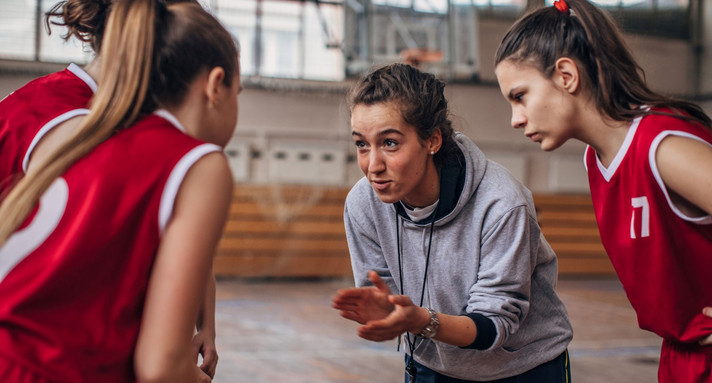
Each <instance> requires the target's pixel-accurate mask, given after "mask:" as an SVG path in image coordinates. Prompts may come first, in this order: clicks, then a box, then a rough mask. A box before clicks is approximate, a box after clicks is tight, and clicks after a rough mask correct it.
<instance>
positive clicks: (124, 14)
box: [0, 0, 166, 247]
mask: <svg viewBox="0 0 712 383" xmlns="http://www.w3.org/2000/svg"><path fill="white" fill-rule="evenodd" d="M165 13H166V11H165V5H163V4H162V3H160V2H158V3H157V2H156V1H154V0H120V1H116V2H115V5H114V8H113V10H112V12H111V15H110V16H109V20H108V23H107V26H106V31H105V36H104V39H103V45H104V47H105V48H106V49H105V50H104V52H103V53H102V57H103V59H102V60H101V73H102V76H101V79H100V81H99V84H100V86H99V89H98V90H97V93H96V95H95V96H94V98H93V99H92V105H91V111H90V113H89V114H88V115H87V117H86V118H85V119H84V120H83V121H82V123H81V124H80V126H79V127H78V128H77V131H76V133H75V134H74V136H73V137H72V138H71V139H70V140H69V141H67V142H66V143H65V144H63V145H61V146H60V147H59V148H58V149H57V150H56V151H54V152H53V153H52V154H51V155H50V156H49V157H48V158H47V159H46V160H45V161H44V162H43V163H41V164H39V166H36V167H34V168H33V169H31V170H30V171H29V172H28V173H27V174H26V175H25V177H24V178H23V179H22V180H20V182H19V183H18V184H17V185H16V186H15V187H14V188H13V189H12V191H11V192H10V193H9V194H8V195H7V198H5V200H4V201H2V204H0V217H2V219H0V247H1V246H2V245H3V244H4V243H5V242H6V241H7V239H8V238H9V237H10V235H11V234H12V233H13V232H14V231H15V230H16V229H17V228H18V227H19V226H20V225H21V224H22V222H23V221H24V220H25V219H26V217H27V215H28V214H29V213H30V211H32V209H33V207H34V206H35V205H36V204H37V202H38V201H39V198H40V196H41V195H42V194H43V193H44V192H45V191H46V190H47V188H48V187H49V185H50V184H52V182H54V180H55V179H56V178H57V177H60V176H61V175H62V174H63V173H64V172H65V171H66V170H67V169H68V168H69V167H70V166H71V165H72V164H74V163H75V162H76V161H77V160H79V159H80V158H82V157H84V156H85V155H87V154H88V153H89V152H91V151H92V150H94V148H96V147H97V146H98V145H99V144H101V143H102V142H104V141H105V140H106V139H108V138H109V137H111V135H112V134H114V132H115V131H116V129H119V128H122V127H127V126H130V125H131V124H132V123H133V122H134V121H135V120H136V118H137V117H138V116H139V112H140V111H141V107H142V105H143V103H144V100H146V98H147V92H148V84H149V82H150V74H151V67H152V62H153V56H154V52H153V51H154V45H155V44H156V40H157V36H156V25H157V21H156V20H157V17H162V16H163V15H164V14H165Z"/></svg>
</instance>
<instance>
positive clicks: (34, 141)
mask: <svg viewBox="0 0 712 383" xmlns="http://www.w3.org/2000/svg"><path fill="white" fill-rule="evenodd" d="M86 114H89V109H74V110H70V111H69V112H66V113H64V114H60V115H59V116H57V117H55V118H53V119H52V120H50V122H48V123H46V124H44V126H42V128H40V130H39V131H38V132H37V134H36V135H35V137H34V138H33V139H32V142H30V146H29V147H27V151H26V152H25V155H24V156H23V157H22V172H23V173H27V167H28V166H29V164H30V157H31V156H32V151H33V150H35V147H36V146H37V144H38V143H39V142H40V140H42V138H43V137H44V136H45V135H47V133H49V131H50V130H52V129H54V128H55V127H56V126H57V125H59V124H61V123H63V122H65V121H67V120H69V119H72V118H74V117H77V116H82V115H86Z"/></svg>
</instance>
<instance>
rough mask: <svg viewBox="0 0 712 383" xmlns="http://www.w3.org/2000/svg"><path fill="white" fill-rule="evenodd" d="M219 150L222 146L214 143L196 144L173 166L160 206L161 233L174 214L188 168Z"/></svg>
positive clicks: (159, 224)
mask: <svg viewBox="0 0 712 383" xmlns="http://www.w3.org/2000/svg"><path fill="white" fill-rule="evenodd" d="M219 151H220V147H219V146H217V145H213V144H202V145H200V146H196V147H195V148H193V149H192V150H191V151H189V152H188V153H187V154H185V155H184V156H183V158H181V159H180V161H178V163H177V164H176V165H175V166H174V167H173V170H172V171H171V174H170V175H169V176H168V180H167V181H166V185H165V186H164V188H163V193H162V194H161V202H160V206H159V208H158V230H159V233H161V235H163V232H164V230H165V229H166V226H167V225H168V222H169V221H170V220H171V217H172V216H173V206H174V205H175V201H176V196H177V195H178V190H179V189H180V186H181V184H182V183H183V179H184V178H185V175H186V174H187V173H188V170H190V168H191V167H192V166H193V165H195V163H196V162H198V160H199V159H201V158H203V156H205V155H206V154H209V153H213V152H219Z"/></svg>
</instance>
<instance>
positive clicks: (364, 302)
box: [332, 271, 423, 342]
mask: <svg viewBox="0 0 712 383" xmlns="http://www.w3.org/2000/svg"><path fill="white" fill-rule="evenodd" d="M368 277H369V279H370V280H371V282H372V283H373V287H361V288H353V289H343V290H339V291H338V292H337V294H336V296H334V298H333V301H332V307H334V308H335V309H337V310H339V311H340V313H341V316H342V317H344V318H346V319H350V320H353V321H355V322H358V323H360V324H362V325H363V326H361V327H359V328H358V335H359V336H360V337H361V338H364V339H368V340H372V341H376V342H382V341H386V340H391V339H394V338H396V337H397V336H398V335H400V334H402V333H404V332H407V331H411V332H414V331H419V330H420V329H421V328H422V327H423V318H422V316H421V315H419V314H422V313H420V312H419V310H422V309H421V308H420V307H419V306H416V305H414V304H413V301H412V300H411V299H410V298H409V297H408V296H407V295H393V294H391V290H390V289H389V288H388V285H386V283H385V282H383V280H382V279H381V278H380V277H379V276H378V274H377V273H376V272H375V271H369V272H368Z"/></svg>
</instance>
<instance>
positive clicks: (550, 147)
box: [539, 141, 563, 152]
mask: <svg viewBox="0 0 712 383" xmlns="http://www.w3.org/2000/svg"><path fill="white" fill-rule="evenodd" d="M561 145H563V142H547V141H542V142H540V143H539V147H540V148H541V150H543V151H545V152H551V151H554V150H556V149H558V148H559V147H561Z"/></svg>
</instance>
